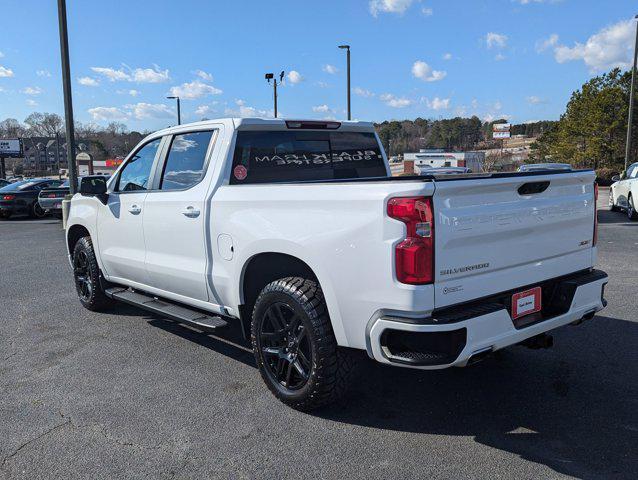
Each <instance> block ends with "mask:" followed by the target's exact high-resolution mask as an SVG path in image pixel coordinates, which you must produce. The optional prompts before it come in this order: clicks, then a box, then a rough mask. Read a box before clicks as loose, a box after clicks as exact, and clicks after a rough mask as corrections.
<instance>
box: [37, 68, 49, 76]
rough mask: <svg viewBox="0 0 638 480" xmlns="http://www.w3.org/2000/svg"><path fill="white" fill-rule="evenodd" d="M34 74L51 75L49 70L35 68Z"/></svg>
mask: <svg viewBox="0 0 638 480" xmlns="http://www.w3.org/2000/svg"><path fill="white" fill-rule="evenodd" d="M35 74H36V75H37V76H38V77H50V76H51V72H49V71H48V70H46V69H45V70H36V72H35Z"/></svg>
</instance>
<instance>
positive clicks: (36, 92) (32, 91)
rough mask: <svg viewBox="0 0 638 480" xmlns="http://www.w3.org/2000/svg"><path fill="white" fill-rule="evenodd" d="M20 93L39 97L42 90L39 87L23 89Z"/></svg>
mask: <svg viewBox="0 0 638 480" xmlns="http://www.w3.org/2000/svg"><path fill="white" fill-rule="evenodd" d="M20 91H21V92H22V93H24V94H25V95H40V94H41V93H42V89H41V88H40V87H25V88H23V89H22V90H20Z"/></svg>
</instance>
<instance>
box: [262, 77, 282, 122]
mask: <svg viewBox="0 0 638 480" xmlns="http://www.w3.org/2000/svg"><path fill="white" fill-rule="evenodd" d="M264 78H265V79H266V81H267V82H268V83H270V81H271V80H272V81H273V82H272V87H273V97H274V102H275V118H277V85H279V84H281V82H283V81H284V71H283V70H282V71H281V73H280V74H279V83H277V79H276V78H275V75H274V74H272V73H267V74H265V75H264Z"/></svg>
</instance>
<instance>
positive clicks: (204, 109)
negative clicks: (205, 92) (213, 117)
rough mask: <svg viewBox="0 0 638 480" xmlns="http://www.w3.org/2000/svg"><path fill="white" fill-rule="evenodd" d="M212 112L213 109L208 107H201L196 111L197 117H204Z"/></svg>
mask: <svg viewBox="0 0 638 480" xmlns="http://www.w3.org/2000/svg"><path fill="white" fill-rule="evenodd" d="M210 111H211V108H210V107H209V106H208V105H200V106H199V107H197V108H196V109H195V115H199V116H200V117H203V116H205V115H207V114H208V113H209V112H210Z"/></svg>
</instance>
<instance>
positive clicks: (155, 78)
mask: <svg viewBox="0 0 638 480" xmlns="http://www.w3.org/2000/svg"><path fill="white" fill-rule="evenodd" d="M167 80H169V76H168V70H160V69H159V67H158V66H157V65H154V66H153V68H136V69H135V70H133V74H132V81H133V82H137V83H161V82H165V81H167Z"/></svg>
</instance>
